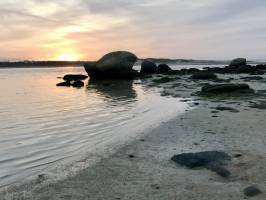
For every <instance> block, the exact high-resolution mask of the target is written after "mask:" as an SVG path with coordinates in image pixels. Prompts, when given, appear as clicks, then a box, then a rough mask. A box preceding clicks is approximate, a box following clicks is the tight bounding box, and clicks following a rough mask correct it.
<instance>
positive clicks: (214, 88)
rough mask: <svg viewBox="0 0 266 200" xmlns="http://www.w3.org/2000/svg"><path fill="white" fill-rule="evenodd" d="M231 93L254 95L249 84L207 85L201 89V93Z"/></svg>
mask: <svg viewBox="0 0 266 200" xmlns="http://www.w3.org/2000/svg"><path fill="white" fill-rule="evenodd" d="M230 92H240V93H254V90H252V89H250V87H249V85H247V84H218V85H206V86H204V87H202V89H201V93H212V94H220V93H230Z"/></svg>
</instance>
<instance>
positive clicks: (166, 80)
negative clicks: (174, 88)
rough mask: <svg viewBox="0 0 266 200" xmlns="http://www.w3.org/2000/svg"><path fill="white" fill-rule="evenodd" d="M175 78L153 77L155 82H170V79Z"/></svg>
mask: <svg viewBox="0 0 266 200" xmlns="http://www.w3.org/2000/svg"><path fill="white" fill-rule="evenodd" d="M173 80H175V79H174V78H169V77H162V78H159V79H153V80H152V81H153V82H154V83H168V82H170V81H173Z"/></svg>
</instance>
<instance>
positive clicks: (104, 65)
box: [84, 51, 138, 79]
mask: <svg viewBox="0 0 266 200" xmlns="http://www.w3.org/2000/svg"><path fill="white" fill-rule="evenodd" d="M136 61H137V56H136V55H134V54H133V53H130V52H127V51H117V52H112V53H109V54H106V55H105V56H103V57H102V58H101V59H100V60H99V61H97V62H88V63H86V64H85V65H84V67H85V70H86V72H87V73H88V75H89V77H90V78H91V79H131V78H134V77H135V76H136V75H137V74H138V72H136V70H133V69H132V68H133V65H134V64H135V62H136Z"/></svg>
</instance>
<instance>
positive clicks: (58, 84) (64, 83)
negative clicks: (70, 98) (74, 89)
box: [56, 81, 71, 87]
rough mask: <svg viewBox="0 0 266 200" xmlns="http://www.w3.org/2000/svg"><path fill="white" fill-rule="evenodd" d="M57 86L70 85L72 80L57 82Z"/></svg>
mask: <svg viewBox="0 0 266 200" xmlns="http://www.w3.org/2000/svg"><path fill="white" fill-rule="evenodd" d="M56 86H58V87H70V86H71V82H70V81H64V82H61V83H57V84H56Z"/></svg>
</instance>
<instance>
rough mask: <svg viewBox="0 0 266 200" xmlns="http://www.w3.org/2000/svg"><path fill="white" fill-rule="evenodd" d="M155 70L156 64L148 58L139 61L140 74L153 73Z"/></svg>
mask: <svg viewBox="0 0 266 200" xmlns="http://www.w3.org/2000/svg"><path fill="white" fill-rule="evenodd" d="M156 72H157V66H156V64H155V63H154V62H152V61H149V60H144V61H143V62H142V63H141V69H140V74H141V75H143V74H155V73H156Z"/></svg>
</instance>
